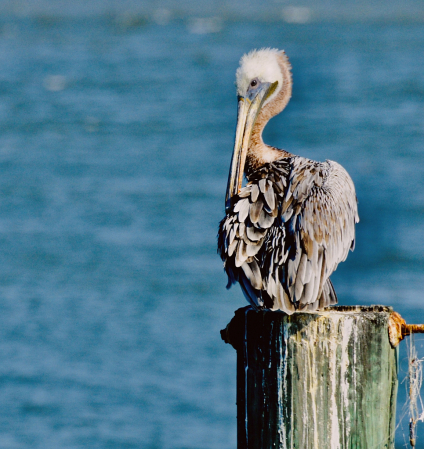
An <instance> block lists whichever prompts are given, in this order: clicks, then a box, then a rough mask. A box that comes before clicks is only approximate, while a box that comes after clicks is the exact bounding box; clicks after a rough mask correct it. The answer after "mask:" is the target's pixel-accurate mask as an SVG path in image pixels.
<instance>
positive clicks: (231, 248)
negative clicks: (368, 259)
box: [218, 157, 359, 314]
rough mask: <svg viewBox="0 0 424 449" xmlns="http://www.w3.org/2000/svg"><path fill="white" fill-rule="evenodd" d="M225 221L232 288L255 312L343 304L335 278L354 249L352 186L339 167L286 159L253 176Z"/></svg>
mask: <svg viewBox="0 0 424 449" xmlns="http://www.w3.org/2000/svg"><path fill="white" fill-rule="evenodd" d="M232 201H233V202H232V204H233V206H232V209H231V208H230V210H229V211H228V212H227V216H226V217H225V218H224V219H223V220H222V221H221V223H220V228H219V232H218V252H219V253H220V255H221V257H222V259H223V261H224V267H225V270H226V272H227V274H228V285H229V286H230V285H231V284H233V283H234V282H237V281H238V282H239V283H240V285H241V287H242V290H243V293H244V294H245V296H246V298H247V299H248V301H249V302H250V303H251V304H252V305H254V306H255V307H259V308H260V307H267V308H270V309H272V310H283V311H285V312H286V313H288V314H291V313H293V312H294V311H295V310H298V309H299V310H316V309H317V308H323V307H327V306H328V305H331V304H335V303H337V296H336V294H335V291H334V287H333V285H332V284H331V281H330V279H329V276H330V275H331V273H332V272H333V271H334V270H335V269H336V268H337V265H338V264H339V263H340V262H342V261H343V260H345V259H346V257H347V254H348V252H349V250H352V249H353V248H354V242H355V224H356V223H357V222H358V221H359V218H358V213H357V202H356V195H355V189H354V186H353V182H352V180H351V179H350V177H349V175H348V174H347V172H346V171H345V170H344V169H343V168H342V167H341V166H340V165H339V164H337V163H335V162H332V161H326V162H324V163H318V162H314V161H311V160H309V159H305V158H300V157H290V158H282V159H280V160H278V161H275V162H273V163H270V164H265V165H264V166H262V167H261V168H259V169H258V170H257V171H255V172H253V173H250V174H249V183H248V184H247V186H246V187H244V188H243V189H242V190H241V192H240V194H239V195H238V196H236V197H233V198H232Z"/></svg>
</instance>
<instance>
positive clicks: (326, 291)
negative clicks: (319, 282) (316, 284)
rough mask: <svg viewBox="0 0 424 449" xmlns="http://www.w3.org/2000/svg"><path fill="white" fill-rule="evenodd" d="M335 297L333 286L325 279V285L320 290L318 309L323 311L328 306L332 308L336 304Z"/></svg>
mask: <svg viewBox="0 0 424 449" xmlns="http://www.w3.org/2000/svg"><path fill="white" fill-rule="evenodd" d="M337 303H338V300H337V295H336V291H335V290H334V285H333V283H332V282H331V281H330V278H328V279H327V281H326V283H325V284H324V287H323V289H322V293H321V296H320V298H319V305H318V308H319V309H320V310H321V309H324V308H325V307H328V306H333V305H334V304H337Z"/></svg>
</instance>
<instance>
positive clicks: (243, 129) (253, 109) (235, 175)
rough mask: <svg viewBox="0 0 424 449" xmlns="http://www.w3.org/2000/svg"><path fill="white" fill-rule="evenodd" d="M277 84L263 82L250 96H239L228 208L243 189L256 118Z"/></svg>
mask: <svg viewBox="0 0 424 449" xmlns="http://www.w3.org/2000/svg"><path fill="white" fill-rule="evenodd" d="M277 84H278V83H277V82H275V83H272V84H271V83H262V84H261V85H260V86H259V87H258V88H257V89H255V91H253V92H251V93H250V94H249V95H248V96H246V97H241V96H239V98H238V114H237V128H236V139H235V142H234V150H233V157H232V159H231V166H230V173H229V174H228V183H227V193H226V195H225V208H226V209H227V208H228V207H230V201H229V200H230V199H231V198H232V197H233V196H234V195H237V194H238V193H239V192H240V189H241V184H242V182H243V173H244V165H245V163H246V156H247V150H248V148H249V142H250V136H251V134H252V130H253V126H254V125H255V122H256V118H257V116H258V114H259V111H260V110H261V107H262V105H263V103H264V101H265V100H266V99H267V98H268V97H269V96H270V95H271V94H272V93H273V92H274V90H275V88H276V87H277Z"/></svg>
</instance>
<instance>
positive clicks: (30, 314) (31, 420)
mask: <svg viewBox="0 0 424 449" xmlns="http://www.w3.org/2000/svg"><path fill="white" fill-rule="evenodd" d="M268 46H270V47H277V48H281V49H285V50H286V52H287V54H288V56H289V58H290V60H291V63H292V65H293V77H294V88H293V97H292V100H291V102H290V103H289V105H288V107H287V109H286V110H285V111H284V112H283V113H282V114H281V115H280V116H278V117H276V118H274V119H273V120H272V121H271V122H270V123H269V125H268V127H267V128H266V130H265V133H264V139H265V141H266V142H267V143H270V144H272V145H275V146H277V147H281V148H285V149H287V150H289V151H290V152H292V153H295V154H298V155H301V156H305V157H309V158H313V159H316V160H321V161H323V160H325V159H332V160H335V161H338V162H339V163H341V164H342V165H343V166H344V167H345V168H346V169H347V170H348V172H349V173H350V175H351V176H352V178H353V180H354V182H355V185H356V189H357V196H358V200H359V214H360V218H361V222H360V223H359V225H358V226H357V243H356V249H355V252H354V253H351V254H350V255H349V257H348V259H347V261H346V262H345V263H343V264H341V265H340V266H339V268H338V270H337V272H336V273H335V274H334V275H333V276H332V279H333V282H334V285H335V288H336V291H337V293H338V296H339V302H340V303H341V304H363V305H369V304H384V305H389V306H392V307H394V309H395V310H396V311H398V312H399V313H400V314H401V315H402V316H403V317H404V318H405V319H406V321H407V322H410V323H423V322H424V273H423V270H424V238H423V237H424V57H423V49H424V6H423V3H422V1H418V0H416V1H413V0H408V1H404V2H402V4H401V2H395V1H384V2H383V1H380V0H379V1H375V2H365V1H359V2H355V3H353V2H348V1H347V0H346V1H343V2H341V1H340V2H337V1H334V0H333V1H324V0H322V1H319V2H312V1H305V2H303V3H302V4H291V3H288V2H286V1H281V2H279V1H274V2H270V3H269V5H267V6H266V5H265V4H264V3H263V2H259V1H250V2H249V1H248V2H240V1H237V2H232V3H229V2H228V3H227V2H225V1H224V0H214V1H211V2H208V3H204V4H203V3H201V2H195V1H194V0H193V1H182V2H175V1H171V0H169V1H163V2H153V1H150V2H144V3H139V2H136V1H133V2H130V1H127V2H125V1H124V2H119V3H118V2H113V1H105V2H100V1H94V0H92V1H85V2H83V1H82V0H80V1H76V2H65V1H57V2H53V1H47V0H43V1H41V2H35V1H29V0H28V1H24V0H22V1H2V2H0V170H1V176H0V360H1V363H0V449H62V448H63V449H79V448H93V449H97V448H99V449H106V448H107V449H115V448H116V449H118V448H119V449H123V448H128V449H129V448H142V449H230V448H232V449H234V448H236V405H235V396H236V391H235V373H236V353H235V351H234V350H233V348H231V347H230V346H229V345H225V344H224V343H223V342H222V341H221V338H220V334H219V331H220V329H222V328H224V327H225V326H226V324H227V323H228V321H229V320H230V319H231V318H232V316H233V312H234V310H236V309H238V308H239V307H244V306H245V305H246V302H245V299H244V297H243V295H242V293H241V291H240V289H239V288H238V287H237V286H236V287H233V288H232V289H231V290H230V291H227V290H226V289H225V285H226V276H225V274H224V272H223V269H222V263H221V261H220V259H219V257H218V256H217V254H216V233H217V226H218V222H219V220H220V219H221V218H222V217H223V213H224V196H225V188H226V182H227V175H228V169H229V163H230V158H231V152H232V145H233V138H234V130H235V122H236V110H237V104H236V93H235V87H234V78H235V76H234V74H235V70H236V68H237V66H238V61H239V59H240V57H241V55H242V54H243V53H245V52H247V51H249V50H251V49H252V48H260V47H268ZM415 341H416V345H417V350H418V355H419V357H424V347H423V344H424V337H420V336H416V339H415ZM400 359H401V364H400V380H403V379H404V378H405V376H406V369H407V363H406V359H407V351H406V343H405V342H402V343H401V350H400ZM406 388H407V384H406V382H403V383H401V384H400V385H399V400H398V420H399V427H398V429H397V434H396V435H397V437H396V438H397V448H399V449H400V448H404V447H407V445H406V442H407V441H408V422H407V421H408V417H407V415H405V413H406V412H407V411H405V407H404V405H405V403H406V396H405V391H406ZM402 416H406V417H404V419H403V420H402V419H401V418H402ZM417 448H421V449H422V448H424V425H422V424H419V425H418V441H417Z"/></svg>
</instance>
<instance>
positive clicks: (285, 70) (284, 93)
mask: <svg viewBox="0 0 424 449" xmlns="http://www.w3.org/2000/svg"><path fill="white" fill-rule="evenodd" d="M278 64H279V66H280V69H281V73H282V74H283V85H282V86H281V89H280V90H279V91H278V94H277V95H276V96H275V98H273V99H272V100H271V101H270V102H269V103H267V104H266V105H265V106H264V107H263V108H262V109H261V111H260V112H259V114H258V117H257V118H256V122H255V125H254V127H253V130H252V134H251V137H250V143H249V149H248V152H247V157H246V167H245V172H246V173H251V172H252V171H253V170H256V169H257V168H259V167H262V165H264V164H266V163H269V162H274V161H275V160H277V159H280V158H282V157H288V156H292V154H291V153H288V152H287V151H285V150H279V149H277V148H273V147H271V146H269V145H266V144H265V143H264V141H263V140H262V132H263V130H264V128H265V126H266V124H267V123H268V122H269V120H270V119H271V118H272V117H274V116H276V115H277V114H279V113H280V112H281V111H282V110H283V109H284V108H285V107H286V105H287V103H288V102H289V100H290V97H291V92H292V77H291V73H290V63H289V61H288V59H287V57H286V55H285V53H284V52H280V53H279V55H278Z"/></svg>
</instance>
